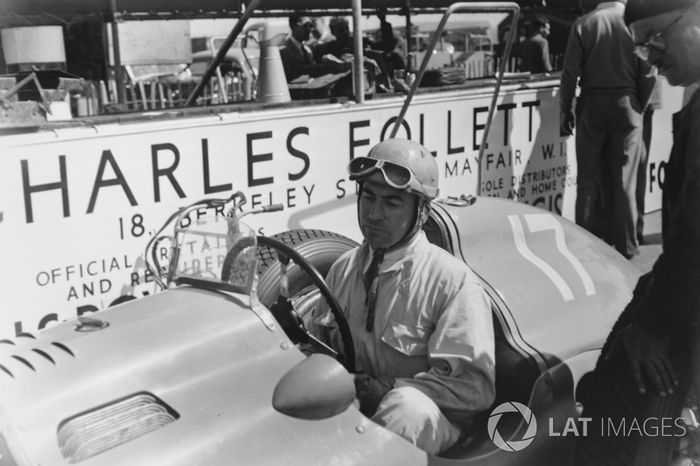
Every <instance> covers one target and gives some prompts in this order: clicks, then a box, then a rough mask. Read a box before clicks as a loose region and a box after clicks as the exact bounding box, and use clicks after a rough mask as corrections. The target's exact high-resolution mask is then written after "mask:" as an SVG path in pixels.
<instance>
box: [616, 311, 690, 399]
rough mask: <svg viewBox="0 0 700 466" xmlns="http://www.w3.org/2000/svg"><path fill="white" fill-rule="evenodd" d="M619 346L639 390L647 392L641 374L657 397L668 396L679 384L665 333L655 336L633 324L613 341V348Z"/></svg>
mask: <svg viewBox="0 0 700 466" xmlns="http://www.w3.org/2000/svg"><path fill="white" fill-rule="evenodd" d="M617 346H621V347H622V349H623V350H624V351H625V354H626V355H627V360H628V363H629V367H630V371H631V372H632V378H633V379H634V383H635V384H636V385H637V389H638V390H639V393H642V394H643V393H646V392H647V385H646V383H645V382H644V377H643V375H646V377H647V379H648V380H649V381H650V382H651V385H652V388H653V389H654V390H656V392H657V393H658V394H659V396H662V397H663V396H666V395H671V394H672V393H673V387H675V386H676V385H678V376H677V375H676V372H675V370H674V368H673V364H672V363H671V359H670V357H669V354H670V340H669V337H668V336H662V335H658V334H656V333H654V332H651V331H649V330H648V329H646V328H645V327H644V326H643V325H641V324H638V323H633V324H630V325H628V326H627V327H625V328H623V329H622V330H621V331H620V333H619V334H618V335H617V338H616V339H615V342H614V343H613V348H612V351H614V350H616V349H617V348H616V347H617Z"/></svg>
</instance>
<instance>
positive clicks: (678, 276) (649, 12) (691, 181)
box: [619, 0, 700, 396]
mask: <svg viewBox="0 0 700 466" xmlns="http://www.w3.org/2000/svg"><path fill="white" fill-rule="evenodd" d="M625 19H626V21H628V22H629V23H630V30H631V31H632V35H633V37H634V41H635V44H636V45H635V51H636V53H637V54H638V55H639V56H640V57H642V58H644V59H645V60H647V61H648V62H649V63H651V64H652V65H653V66H655V67H656V68H657V69H658V71H659V73H660V74H662V75H664V76H666V78H667V80H668V82H669V84H671V85H674V86H686V87H687V86H692V85H694V84H697V83H700V60H698V57H700V1H698V0H665V1H664V2H657V1H653V0H630V4H629V9H628V11H627V13H626V15H625ZM663 209H664V211H665V213H666V215H667V217H668V219H669V223H668V228H667V230H666V231H665V232H664V233H665V234H664V238H663V252H662V253H661V255H660V256H659V258H658V259H657V261H656V263H655V264H654V267H653V269H652V271H651V273H650V277H649V281H648V283H647V285H646V287H645V288H644V289H643V294H641V295H640V297H641V301H640V304H639V309H638V311H637V314H636V316H635V317H636V318H635V320H634V322H633V323H631V324H630V325H628V326H627V327H625V328H624V329H623V330H622V331H621V332H620V339H619V340H620V341H621V342H622V344H623V347H624V348H625V350H626V353H627V356H628V359H629V363H630V367H631V371H632V374H633V376H634V379H635V382H636V384H637V387H638V389H639V391H640V392H641V393H645V392H646V391H647V390H648V388H651V389H653V391H654V392H655V393H657V394H659V395H660V396H666V395H669V394H671V393H673V391H674V386H675V385H676V383H677V381H678V377H677V374H683V373H685V372H687V371H686V369H688V366H687V365H686V366H685V367H683V365H685V364H688V358H689V356H690V351H691V350H692V348H693V346H694V345H695V344H697V339H698V328H699V326H700V287H698V284H699V283H700V96H699V95H698V92H697V91H695V93H694V94H693V95H692V97H691V98H690V100H689V101H688V102H687V103H686V105H685V106H684V107H683V109H682V110H681V111H680V112H678V113H677V114H675V115H674V118H673V149H672V150H671V156H670V158H669V162H668V165H667V169H666V179H665V182H664V192H663ZM672 360H675V364H672V363H671V361H672ZM679 361H680V365H681V367H680V368H679V367H677V366H678V365H679ZM679 369H680V370H679ZM645 380H646V381H648V382H647V383H649V384H650V385H651V387H648V386H647V383H645Z"/></svg>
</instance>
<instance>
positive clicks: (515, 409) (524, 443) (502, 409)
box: [486, 401, 537, 452]
mask: <svg viewBox="0 0 700 466" xmlns="http://www.w3.org/2000/svg"><path fill="white" fill-rule="evenodd" d="M505 413H520V415H521V416H522V417H523V419H524V420H525V423H526V424H527V429H526V430H525V433H524V434H523V438H522V439H521V440H510V441H507V440H504V439H503V437H502V436H501V434H500V432H499V431H498V422H499V421H500V420H501V416H503V415H504V414H505ZM486 427H487V430H488V433H489V437H490V438H491V441H492V442H493V443H494V445H496V446H497V447H498V448H500V449H501V450H505V451H512V452H515V451H520V450H524V449H525V448H527V447H528V445H530V444H531V443H532V441H533V440H534V439H535V434H536V433H537V419H535V416H534V414H532V411H530V408H528V407H527V406H525V405H524V404H522V403H518V402H517V401H508V402H506V403H501V404H500V405H498V406H496V408H495V409H494V410H493V411H491V415H490V416H489V421H488V424H487V426H486Z"/></svg>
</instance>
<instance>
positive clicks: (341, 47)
mask: <svg viewBox="0 0 700 466" xmlns="http://www.w3.org/2000/svg"><path fill="white" fill-rule="evenodd" d="M328 28H329V29H330V31H331V34H332V35H333V39H331V40H329V41H327V42H323V43H319V44H317V45H316V47H315V48H314V58H315V59H316V61H317V62H321V61H323V60H324V57H325V56H326V55H329V54H330V55H333V56H334V57H336V58H339V59H341V60H343V59H344V57H345V58H347V56H346V55H347V54H350V55H352V51H353V43H352V35H351V34H350V25H349V24H348V20H347V19H345V18H343V17H340V16H337V17H334V18H331V20H330V21H329V23H328ZM326 59H330V57H326ZM331 60H332V59H331ZM332 61H334V60H332Z"/></svg>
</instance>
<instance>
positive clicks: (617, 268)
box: [0, 198, 639, 465]
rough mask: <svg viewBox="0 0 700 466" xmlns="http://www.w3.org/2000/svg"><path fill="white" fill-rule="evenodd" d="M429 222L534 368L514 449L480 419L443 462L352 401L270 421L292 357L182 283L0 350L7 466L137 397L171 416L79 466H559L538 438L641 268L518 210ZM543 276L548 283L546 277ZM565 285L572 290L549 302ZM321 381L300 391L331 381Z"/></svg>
mask: <svg viewBox="0 0 700 466" xmlns="http://www.w3.org/2000/svg"><path fill="white" fill-rule="evenodd" d="M431 218H432V219H433V221H435V222H437V223H439V228H440V230H441V231H442V241H444V242H445V243H447V244H445V245H444V246H445V248H446V249H448V250H451V251H452V252H453V254H455V255H457V256H458V257H461V258H462V259H463V260H465V261H466V262H467V263H468V264H469V265H470V266H471V267H472V269H474V271H475V272H476V273H477V274H478V275H479V276H480V278H481V279H482V280H483V282H484V285H485V287H486V289H487V291H488V293H489V294H490V296H491V298H492V300H493V303H494V306H493V307H494V312H495V317H496V318H497V322H498V323H499V326H500V328H501V330H502V331H503V334H504V336H505V339H506V341H507V342H508V345H511V346H512V348H514V349H515V350H516V351H517V353H519V354H520V355H522V358H524V359H526V360H532V361H535V362H536V367H537V371H536V373H535V375H534V377H533V379H532V381H531V382H528V385H527V386H526V387H525V388H526V390H528V392H529V393H530V396H529V398H528V397H527V396H526V397H525V398H526V399H527V404H528V406H529V407H530V409H531V410H532V412H533V413H534V415H535V416H536V418H537V419H538V429H537V435H536V438H534V440H533V442H532V445H531V446H530V447H528V449H527V450H524V451H522V452H519V453H518V454H513V453H512V452H505V451H502V450H499V449H498V448H496V446H495V445H494V444H493V442H491V440H490V439H489V438H488V436H486V435H485V430H486V428H485V425H486V424H485V422H486V421H485V420H486V418H485V417H484V418H479V420H478V421H477V423H476V424H475V426H474V431H473V432H472V439H473V441H472V443H471V445H467V446H466V447H465V448H464V449H463V450H461V451H459V452H458V453H457V454H456V456H455V457H453V458H437V457H429V456H428V455H426V454H425V453H424V452H422V451H420V450H418V449H417V448H415V447H414V446H412V445H410V444H409V443H408V442H406V441H405V440H403V439H401V438H400V437H399V436H397V435H395V434H393V433H391V432H389V431H387V430H385V429H383V428H382V427H380V426H378V425H377V424H375V423H373V422H372V421H370V420H369V419H368V418H366V417H364V416H362V415H361V414H360V413H359V411H358V410H357V408H356V407H355V406H354V405H352V404H351V405H349V406H347V405H343V406H341V409H339V410H337V411H335V412H339V414H335V415H329V417H326V418H323V419H312V418H304V416H298V417H296V418H295V417H292V416H289V415H285V414H282V413H281V412H279V411H277V410H276V409H275V408H274V407H273V394H274V392H275V390H276V389H277V387H278V386H280V385H282V384H280V383H279V382H280V380H282V379H283V378H285V375H286V374H289V373H290V372H291V371H294V370H295V368H296V367H299V365H300V363H301V362H302V361H305V360H306V359H305V355H304V354H303V353H302V352H301V351H300V350H299V348H298V347H297V346H295V345H294V344H293V343H292V342H291V341H290V340H289V338H288V337H287V335H285V333H284V331H283V329H282V328H281V327H280V325H279V324H277V323H275V320H274V318H273V317H272V314H271V313H270V312H269V311H268V310H267V308H265V307H263V306H262V305H261V304H259V302H258V301H257V297H256V296H255V294H254V293H253V294H251V295H250V296H248V295H245V294H238V293H232V292H223V291H217V290H214V289H198V288H196V287H192V286H179V287H174V288H173V287H171V288H169V289H167V290H166V291H163V292H161V293H158V294H155V295H152V296H148V297H145V298H142V299H139V300H134V301H130V302H127V303H124V304H121V305H119V306H116V307H114V308H110V309H108V310H105V311H101V312H99V313H97V314H94V315H92V316H90V317H87V318H86V317H83V318H82V321H72V322H67V323H64V324H61V325H58V326H55V327H53V328H50V329H46V330H44V331H42V332H41V333H40V334H39V335H38V337H37V338H30V337H17V338H16V339H14V340H11V341H10V340H4V341H2V342H0V393H2V398H1V399H0V440H4V441H5V442H6V443H7V445H8V446H9V448H10V450H11V451H12V454H13V457H14V458H15V460H16V461H17V464H21V465H24V464H51V465H60V464H68V461H66V459H65V458H64V454H63V453H62V451H61V448H60V447H59V443H58V440H57V438H58V437H59V435H60V432H61V431H62V430H65V426H66V425H68V424H69V423H68V422H67V421H69V420H73V419H76V418H79V419H82V417H83V416H84V414H85V413H87V412H94V411H95V410H97V411H99V409H101V408H103V407H105V406H108V405H109V406H111V405H112V404H114V403H115V402H116V401H118V400H123V399H125V398H128V397H131V396H133V395H135V394H142V393H146V394H151V395H153V396H154V397H156V399H157V400H158V401H159V402H162V403H163V404H164V405H165V406H166V407H167V408H168V409H169V410H170V411H172V412H173V413H175V414H174V416H173V418H174V420H171V422H170V423H168V424H167V425H164V426H162V427H160V428H158V429H156V430H153V431H151V432H148V433H146V434H144V435H142V436H140V437H137V438H134V439H132V440H129V441H128V442H126V443H123V444H121V445H117V446H114V447H113V448H110V449H107V450H105V451H102V452H101V453H99V454H97V455H96V456H93V457H91V458H88V459H85V460H83V461H80V462H79V464H85V465H92V464H95V465H97V464H99V465H112V464H173V465H180V464H182V465H192V464H229V463H230V462H232V461H234V462H236V463H240V464H323V465H326V464H397V465H398V464H401V465H421V464H428V463H431V464H479V465H487V464H498V465H506V464H539V463H538V462H539V461H541V459H542V458H543V457H547V458H557V464H567V463H568V462H570V460H571V451H572V450H571V448H570V444H569V440H570V439H564V438H553V437H551V436H549V435H548V432H547V429H548V428H550V427H549V426H554V428H557V429H561V426H562V425H564V423H565V422H566V419H567V418H569V417H575V416H577V412H576V404H575V399H574V393H575V386H576V383H577V382H578V380H579V379H580V377H581V376H582V375H583V374H585V373H586V372H587V371H590V370H592V369H593V364H594V361H595V359H596V355H597V354H598V351H599V349H600V347H601V346H602V343H603V339H604V338H605V335H606V333H607V330H608V328H609V327H610V326H611V325H612V322H613V321H614V320H615V319H616V318H617V316H618V314H619V313H620V312H621V311H622V309H623V308H624V305H625V304H626V302H627V300H628V299H629V297H630V296H631V290H632V287H633V285H634V282H635V280H636V278H637V276H638V275H639V273H638V272H636V269H634V268H632V266H630V265H629V264H628V263H627V261H626V260H624V259H623V258H622V257H621V256H620V255H619V254H617V253H616V252H615V251H614V250H613V249H612V248H610V247H609V246H608V245H606V244H604V243H603V242H601V241H599V240H597V239H596V238H594V237H593V236H592V235H590V234H589V233H587V232H586V231H584V230H582V229H580V228H578V227H577V226H575V225H574V224H572V223H571V222H568V221H566V220H564V219H563V218H561V217H558V216H556V215H553V214H551V213H549V212H547V211H544V210H541V209H538V208H534V207H530V206H527V205H523V204H518V203H514V202H508V201H504V200H498V199H492V198H470V199H469V200H468V201H465V200H464V199H462V200H455V199H451V200H450V199H447V200H445V201H442V202H436V203H434V206H433V211H432V214H431ZM542 225H544V227H546V228H541V231H539V230H538V228H537V227H538V226H540V227H541V226H542ZM557 234H558V235H559V240H558V241H559V242H558V243H557ZM523 244H525V246H527V249H526V248H524V247H523ZM527 251H529V253H528V252H527ZM533 258H534V259H533ZM537 258H539V259H540V261H537ZM543 264H545V265H543ZM574 264H579V265H574ZM547 266H548V267H547ZM557 274H559V276H560V280H559V281H556V280H553V278H552V277H556V276H557ZM582 277H589V279H590V281H589V282H587V283H586V282H584V280H583V278H582ZM567 286H568V288H569V289H570V294H566V293H565V292H562V290H564V291H566V287H567ZM587 290H588V291H591V290H592V291H591V292H590V293H589V292H587ZM567 298H568V299H567ZM104 324H108V325H107V326H106V327H105V328H101V326H103V325H104ZM79 330H82V331H79ZM89 330H92V331H89ZM47 356H48V357H47ZM496 363H497V365H499V360H498V354H497V361H496ZM334 364H335V363H334ZM337 367H339V368H340V366H339V365H338V366H337ZM500 367H502V368H503V367H508V366H505V365H503V366H500ZM340 369H341V370H342V371H344V370H345V369H342V368H340ZM513 372H515V371H513ZM513 375H514V376H515V377H519V376H520V373H514V374H513ZM324 377H325V375H324V374H323V373H319V374H317V375H316V378H312V379H311V380H310V381H309V383H310V384H312V385H314V384H318V385H320V386H322V387H332V385H333V384H330V383H328V381H327V380H326V379H325V378H324ZM324 382H325V383H326V385H323V384H324ZM497 382H498V381H497ZM292 385H293V384H292ZM302 387H303V384H302ZM329 389H332V388H329ZM301 390H303V388H302V389H301ZM309 392H313V390H309ZM528 392H526V394H527V393H528ZM317 393H318V392H317ZM346 393H347V392H346ZM296 395H298V396H299V397H301V398H303V396H304V393H298V394H296ZM331 399H332V396H331ZM497 400H499V398H498V393H497ZM310 401H311V403H313V400H310ZM525 401H526V400H525V399H524V400H523V402H525ZM497 402H500V401H497ZM345 406H347V407H345ZM484 414H485V415H487V414H488V413H484ZM525 429H526V425H525V424H524V423H523V422H521V423H520V424H517V423H516V424H514V425H513V426H511V429H510V430H508V431H504V432H507V433H506V434H505V436H506V438H513V439H518V438H522V435H523V432H524V431H525ZM88 430H89V429H88ZM2 447H3V445H2V442H1V441H0V452H1V450H2ZM64 451H65V449H64ZM0 464H1V463H0Z"/></svg>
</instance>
